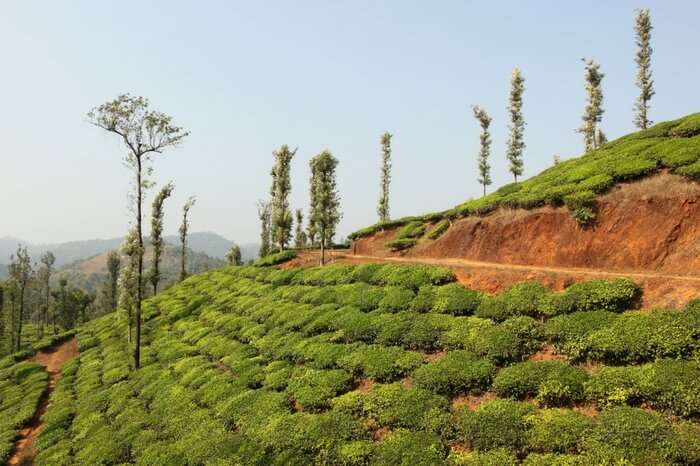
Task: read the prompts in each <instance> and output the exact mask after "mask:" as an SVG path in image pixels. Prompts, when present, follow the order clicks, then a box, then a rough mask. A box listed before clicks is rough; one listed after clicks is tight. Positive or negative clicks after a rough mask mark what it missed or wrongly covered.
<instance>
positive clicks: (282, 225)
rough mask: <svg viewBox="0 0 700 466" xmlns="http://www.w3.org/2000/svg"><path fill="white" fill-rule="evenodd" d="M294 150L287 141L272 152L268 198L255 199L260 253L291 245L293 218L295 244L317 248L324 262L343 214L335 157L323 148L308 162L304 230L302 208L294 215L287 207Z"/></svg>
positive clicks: (264, 253) (296, 245) (282, 248)
mask: <svg viewBox="0 0 700 466" xmlns="http://www.w3.org/2000/svg"><path fill="white" fill-rule="evenodd" d="M296 153H297V149H294V150H291V149H290V148H289V146H288V145H286V144H285V145H283V146H281V147H280V148H279V149H278V150H276V151H274V152H273V153H272V155H273V159H274V163H273V167H272V170H271V172H270V175H271V177H272V186H271V188H270V200H269V201H258V218H259V219H260V224H261V232H260V256H261V257H263V256H266V255H268V254H270V253H271V252H274V251H282V250H284V249H287V248H288V247H289V246H290V245H291V244H292V228H293V226H294V223H295V220H296V230H295V238H294V246H295V247H297V248H304V247H307V245H312V246H315V247H319V248H320V249H321V265H323V264H324V263H325V251H326V248H327V247H328V246H329V245H332V243H333V237H334V236H335V232H336V227H337V225H338V222H339V221H340V219H341V217H342V213H341V212H340V196H339V194H338V187H337V180H336V168H337V166H338V159H336V158H335V157H334V156H333V154H332V153H331V152H330V151H328V150H324V151H323V152H321V153H320V154H318V155H317V156H315V157H313V158H312V159H311V161H310V162H309V169H310V171H311V179H310V181H309V187H310V189H309V200H310V202H309V215H308V219H307V227H306V230H305V229H304V227H303V222H304V213H303V211H302V209H297V210H296V212H295V214H294V215H293V214H292V210H291V208H290V206H289V195H290V193H291V191H292V183H291V177H290V168H291V163H292V159H293V158H294V156H295V155H296ZM387 202H388V201H387Z"/></svg>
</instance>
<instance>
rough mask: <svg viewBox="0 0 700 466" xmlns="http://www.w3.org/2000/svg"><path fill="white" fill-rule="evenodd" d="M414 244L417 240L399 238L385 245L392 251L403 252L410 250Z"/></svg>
mask: <svg viewBox="0 0 700 466" xmlns="http://www.w3.org/2000/svg"><path fill="white" fill-rule="evenodd" d="M416 243H417V240H416V239H414V238H399V239H395V240H393V241H389V242H388V243H386V247H387V248H389V249H391V250H392V251H403V250H406V249H410V248H412V247H413V246H415V245H416Z"/></svg>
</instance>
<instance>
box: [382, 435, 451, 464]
mask: <svg viewBox="0 0 700 466" xmlns="http://www.w3.org/2000/svg"><path fill="white" fill-rule="evenodd" d="M446 453H447V451H446V448H445V446H444V445H443V444H442V442H441V441H440V438H439V437H437V436H436V435H434V434H430V433H428V432H411V431H408V430H402V429H400V430H397V431H395V432H392V433H391V434H389V435H388V436H387V438H386V439H384V440H382V441H381V442H378V443H376V444H375V449H374V454H373V456H372V464H378V465H379V464H381V465H386V466H434V465H436V464H441V463H442V462H443V458H444V457H445V455H446Z"/></svg>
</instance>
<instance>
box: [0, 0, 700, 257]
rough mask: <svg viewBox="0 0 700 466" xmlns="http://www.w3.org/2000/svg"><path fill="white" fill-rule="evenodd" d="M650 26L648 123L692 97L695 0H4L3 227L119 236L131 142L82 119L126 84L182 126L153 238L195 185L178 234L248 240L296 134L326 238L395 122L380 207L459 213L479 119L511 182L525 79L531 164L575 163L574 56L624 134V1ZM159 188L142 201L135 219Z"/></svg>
mask: <svg viewBox="0 0 700 466" xmlns="http://www.w3.org/2000/svg"><path fill="white" fill-rule="evenodd" d="M641 7H649V8H650V9H651V13H652V21H653V25H654V31H653V36H652V44H653V47H654V54H653V57H652V66H653V73H654V80H655V89H656V96H654V98H653V99H652V102H651V112H650V116H651V118H652V119H653V120H655V121H663V120H668V119H674V118H678V117H680V116H683V115H686V114H689V113H693V112H697V111H699V110H700V86H698V85H697V83H698V81H699V79H700V61H698V60H697V59H695V58H696V57H697V40H696V36H697V18H698V17H700V2H697V1H695V0H693V1H690V0H687V1H680V0H679V1H673V2H668V1H666V2H662V1H647V2H645V3H641V2H637V1H626V0H622V1H615V2H610V1H589V2H561V1H556V0H552V1H544V0H542V1H531V2H524V1H500V2H483V1H466V0H464V1H436V2H426V1H418V0H416V1H399V0H397V1H388V0H387V1H382V2H373V1H333V2H328V1H320V0H319V1H297V2H291V1H288V2H282V1H265V2H250V1H246V2H242V1H241V2H234V1H207V2H191V1H184V0H183V1H177V0H168V1H165V0H163V1H156V0H154V1H149V2H137V1H124V0H122V1H100V2H95V1H87V0H76V1H67V0H65V1H55V2H46V1H38V0H22V1H20V0H5V1H3V2H2V10H3V12H2V15H0V44H2V46H0V135H1V136H0V137H1V138H2V144H1V145H0V199H2V201H3V202H2V222H1V223H0V236H13V237H18V238H21V239H23V240H25V241H29V242H32V243H48V242H62V241H69V240H82V239H92V238H109V237H115V236H119V235H122V234H124V233H125V232H126V230H127V228H128V222H129V211H128V209H127V191H128V189H129V182H130V178H129V176H130V174H129V172H128V171H127V169H126V168H125V167H124V166H123V164H122V162H121V159H122V157H123V155H124V154H125V148H124V147H123V146H122V145H121V144H120V141H119V140H118V139H117V138H116V137H115V136H114V135H111V134H108V133H106V132H104V131H103V130H100V129H98V128H96V127H94V126H92V125H90V124H89V123H88V122H87V118H86V114H87V112H88V111H89V110H90V109H91V108H92V107H95V106H97V105H100V104H101V103H103V102H106V101H108V100H111V99H113V98H115V97H116V96H117V95H119V94H122V93H127V92H128V93H131V94H134V95H141V96H145V97H147V98H149V100H150V103H151V107H152V108H153V109H156V110H160V111H163V112H166V113H168V114H170V115H172V116H173V118H174V120H175V123H176V124H178V125H180V126H183V127H184V128H186V129H187V130H189V131H190V132H191V135H190V136H189V137H188V138H187V139H186V140H185V141H184V142H183V144H182V145H181V146H180V147H177V148H174V149H170V150H167V151H166V152H165V153H164V154H162V155H159V156H157V157H156V158H155V160H154V170H155V171H154V174H153V180H154V181H155V182H156V183H157V185H158V186H161V185H162V184H164V183H165V182H167V181H170V180H172V181H173V182H174V183H175V185H176V188H175V192H174V195H173V197H172V198H171V199H170V200H169V201H168V204H167V208H166V228H165V230H166V232H167V233H175V232H176V231H177V227H178V224H179V221H180V211H181V208H182V205H183V204H184V202H185V200H186V199H187V198H188V197H189V196H191V195H196V196H197V204H196V206H195V207H194V208H193V210H192V211H191V224H192V226H191V230H192V231H213V232H216V233H219V234H221V235H223V236H225V237H227V238H229V239H232V240H234V241H236V242H239V243H248V242H255V241H257V240H258V236H259V222H258V220H257V215H256V202H257V201H258V200H259V199H266V198H268V196H269V193H268V192H269V186H270V175H269V172H270V168H271V165H272V151H273V150H275V149H276V148H278V147H279V146H281V145H282V144H288V145H290V146H291V147H298V152H297V154H296V156H295V158H294V160H293V162H292V164H293V165H292V194H291V197H290V205H291V207H292V208H293V209H295V208H303V209H304V211H305V212H306V211H307V210H308V207H307V206H308V202H309V200H308V178H309V168H308V162H309V160H310V159H311V157H313V156H314V155H316V154H318V153H319V152H321V151H322V150H324V149H328V150H330V151H332V152H333V154H334V155H335V156H336V157H337V158H338V159H339V162H340V164H339V167H338V187H339V191H340V196H341V208H342V211H343V219H342V220H341V222H340V225H339V227H338V236H337V237H338V238H342V237H345V236H346V235H347V234H349V233H351V232H352V231H354V230H356V229H358V228H361V227H364V226H367V225H370V224H373V223H375V222H376V221H377V214H376V204H377V198H378V190H379V164H380V156H381V152H380V144H379V141H380V135H381V134H382V133H383V132H384V131H389V132H391V133H392V134H393V135H394V137H393V139H392V148H393V154H392V158H393V171H392V176H393V180H392V184H391V197H390V208H391V215H392V217H395V218H396V217H402V216H406V215H417V214H421V213H426V212H432V211H439V210H444V209H447V208H450V207H453V206H455V205H457V204H459V203H461V202H463V201H465V200H466V199H468V198H471V197H476V196H478V195H479V193H480V191H481V187H480V186H479V184H478V182H477V173H476V166H477V154H478V145H479V139H478V138H479V128H478V124H477V122H476V120H475V119H474V118H473V115H472V112H471V109H470V106H471V105H480V106H482V107H484V108H485V109H486V110H487V111H488V112H489V113H490V114H491V116H492V117H493V123H492V125H491V126H492V137H493V146H492V156H491V165H492V177H493V181H494V184H493V185H492V186H491V187H490V188H489V189H490V190H493V189H497V188H498V186H501V185H503V184H505V183H508V182H510V180H511V175H510V174H509V173H508V171H507V162H506V160H505V144H506V138H507V124H508V121H507V113H506V108H507V107H506V106H507V100H508V92H509V81H510V76H511V72H512V70H513V68H514V67H516V66H517V67H519V68H520V69H521V70H522V73H523V75H524V77H525V79H526V83H525V85H526V91H525V95H524V116H525V120H526V123H527V126H526V130H525V142H526V144H527V147H526V149H525V152H524V162H525V177H529V176H532V175H535V174H537V173H538V172H539V171H541V170H542V169H543V168H546V167H547V166H549V165H551V164H552V160H553V156H554V155H559V156H561V157H562V158H564V159H565V158H569V157H575V156H578V155H580V153H581V152H582V146H583V141H582V137H581V135H580V134H577V133H576V132H575V131H574V130H575V128H577V127H578V126H579V124H580V118H581V113H582V111H583V107H584V98H585V95H584V83H583V63H582V62H581V58H583V57H587V58H592V59H594V60H596V61H597V62H598V63H600V64H601V69H602V71H603V72H604V73H605V78H604V80H603V92H604V96H605V98H604V108H605V114H604V116H603V122H602V125H601V127H602V129H603V130H604V131H605V133H606V134H607V135H608V137H609V138H611V139H612V138H616V137H619V136H622V135H624V134H627V133H629V132H631V131H633V130H634V127H633V123H632V121H633V120H632V118H633V112H632V108H633V104H634V99H635V96H636V95H637V93H638V89H637V88H636V87H635V84H634V82H635V64H634V61H633V58H634V52H635V45H634V32H633V24H634V15H635V10H636V9H637V8H641ZM154 194H155V191H153V192H151V193H150V196H149V197H148V199H147V200H146V205H147V206H148V209H146V214H147V215H150V203H151V200H152V197H153V195H154Z"/></svg>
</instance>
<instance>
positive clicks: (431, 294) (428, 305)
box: [411, 285, 437, 312]
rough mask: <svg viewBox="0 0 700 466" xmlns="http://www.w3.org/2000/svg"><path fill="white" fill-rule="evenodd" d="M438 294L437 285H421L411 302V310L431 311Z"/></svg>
mask: <svg viewBox="0 0 700 466" xmlns="http://www.w3.org/2000/svg"><path fill="white" fill-rule="evenodd" d="M436 296H437V291H436V287H434V286H431V285H424V286H421V287H420V289H419V290H418V293H417V294H416V297H415V298H414V299H413V302H412V303H411V310H412V311H414V312H430V311H432V310H433V306H434V305H435V298H436Z"/></svg>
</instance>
